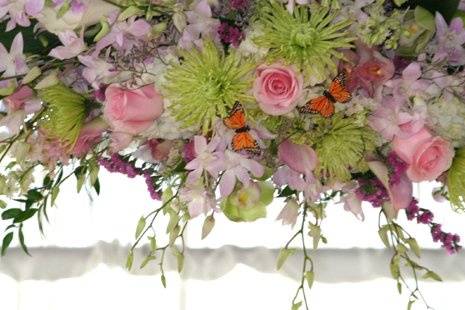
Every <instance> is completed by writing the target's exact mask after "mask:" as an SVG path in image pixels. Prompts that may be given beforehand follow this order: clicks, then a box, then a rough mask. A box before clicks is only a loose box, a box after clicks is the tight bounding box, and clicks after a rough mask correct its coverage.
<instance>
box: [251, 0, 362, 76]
mask: <svg viewBox="0 0 465 310" xmlns="http://www.w3.org/2000/svg"><path fill="white" fill-rule="evenodd" d="M263 2H264V3H263V4H262V7H260V8H259V10H257V12H258V13H257V14H258V16H257V24H258V26H259V27H260V30H261V31H262V34H260V35H258V36H257V37H256V38H255V39H254V41H255V43H256V44H257V45H258V46H261V47H265V48H268V49H269V52H268V55H267V57H268V59H269V60H270V61H281V60H283V61H285V62H286V63H288V64H293V65H296V66H298V67H299V68H300V69H302V70H303V72H304V73H305V74H306V75H307V76H313V77H314V78H315V79H316V80H320V81H322V80H324V79H326V78H327V77H328V76H329V75H332V74H333V73H334V72H335V71H336V63H335V59H341V58H343V54H342V53H341V52H339V51H338V50H337V49H339V48H350V47H351V46H352V44H351V42H352V41H353V40H354V38H352V37H351V36H349V33H348V32H347V30H346V28H347V27H348V26H349V25H350V24H351V22H350V21H349V20H341V21H338V22H334V23H333V21H334V20H335V18H336V16H337V12H336V11H334V10H332V9H331V8H330V6H323V5H318V4H315V5H311V6H298V7H296V8H295V9H294V13H293V14H292V15H291V14H289V12H288V11H287V10H286V9H285V8H284V6H283V5H282V3H279V2H277V1H269V0H266V1H263Z"/></svg>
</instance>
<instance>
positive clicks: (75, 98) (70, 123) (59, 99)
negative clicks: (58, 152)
mask: <svg viewBox="0 0 465 310" xmlns="http://www.w3.org/2000/svg"><path fill="white" fill-rule="evenodd" d="M38 93H39V97H40V99H41V100H42V101H43V102H45V103H46V106H47V109H46V111H45V113H44V117H43V118H42V120H41V126H42V128H43V129H44V130H45V132H46V133H47V135H48V136H49V137H51V138H53V139H58V140H60V141H61V142H62V143H63V144H64V145H65V146H66V147H69V148H72V147H73V146H74V143H75V142H76V140H77V138H78V137H79V133H80V131H81V128H82V126H83V124H84V120H85V118H86V116H87V112H88V104H87V99H86V98H85V97H84V96H82V95H80V94H78V93H76V92H74V91H73V90H71V89H70V88H68V87H66V86H65V85H62V84H57V85H53V86H50V87H47V88H44V89H41V90H39V92H38Z"/></svg>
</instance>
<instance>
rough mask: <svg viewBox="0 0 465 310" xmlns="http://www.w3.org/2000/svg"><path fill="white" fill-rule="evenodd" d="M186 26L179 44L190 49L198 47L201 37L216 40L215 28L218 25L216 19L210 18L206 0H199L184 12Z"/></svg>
mask: <svg viewBox="0 0 465 310" xmlns="http://www.w3.org/2000/svg"><path fill="white" fill-rule="evenodd" d="M186 15H187V26H186V28H185V29H184V31H183V34H182V37H181V39H179V46H180V47H181V48H184V49H190V48H192V47H193V46H197V47H200V46H201V45H202V38H205V37H209V38H211V39H213V40H215V41H218V40H219V38H218V33H217V29H218V27H219V26H220V21H219V20H218V19H215V18H212V10H211V8H210V5H209V4H208V1H207V0H200V1H198V2H197V4H196V5H195V7H194V9H193V10H192V11H189V12H187V13H186Z"/></svg>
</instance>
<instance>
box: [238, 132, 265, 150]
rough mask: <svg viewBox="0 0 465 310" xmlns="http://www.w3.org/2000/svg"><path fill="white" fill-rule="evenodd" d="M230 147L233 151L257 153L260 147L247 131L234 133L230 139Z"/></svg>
mask: <svg viewBox="0 0 465 310" xmlns="http://www.w3.org/2000/svg"><path fill="white" fill-rule="evenodd" d="M232 148H233V150H234V151H235V152H240V151H247V152H250V153H253V154H259V153H260V148H259V147H258V143H257V141H256V140H255V139H254V138H253V137H252V135H251V134H250V133H249V132H248V131H245V132H239V133H236V134H235V135H234V137H233V139H232Z"/></svg>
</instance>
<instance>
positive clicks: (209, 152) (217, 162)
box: [186, 136, 222, 184]
mask: <svg viewBox="0 0 465 310" xmlns="http://www.w3.org/2000/svg"><path fill="white" fill-rule="evenodd" d="M219 145H220V139H219V138H213V139H212V140H211V141H210V143H207V139H206V138H205V137H203V136H195V137H194V150H195V155H196V157H195V158H194V159H193V160H191V161H190V162H189V163H188V164H187V165H186V169H187V170H190V173H189V175H188V176H187V183H191V184H193V183H195V182H197V180H199V179H200V178H201V176H202V173H203V172H204V171H206V172H208V173H209V174H210V175H212V176H213V177H218V173H219V172H220V171H221V165H222V160H221V154H222V152H220V151H218V146H219Z"/></svg>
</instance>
